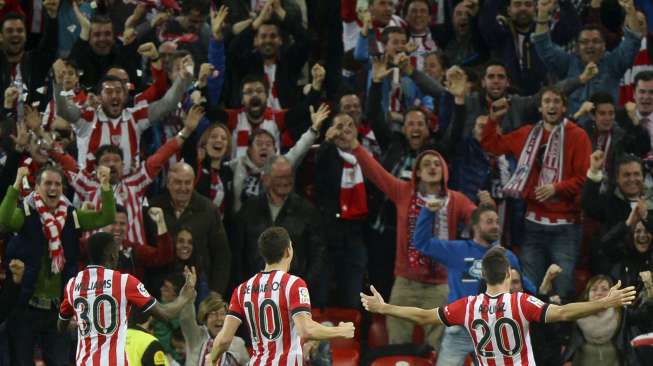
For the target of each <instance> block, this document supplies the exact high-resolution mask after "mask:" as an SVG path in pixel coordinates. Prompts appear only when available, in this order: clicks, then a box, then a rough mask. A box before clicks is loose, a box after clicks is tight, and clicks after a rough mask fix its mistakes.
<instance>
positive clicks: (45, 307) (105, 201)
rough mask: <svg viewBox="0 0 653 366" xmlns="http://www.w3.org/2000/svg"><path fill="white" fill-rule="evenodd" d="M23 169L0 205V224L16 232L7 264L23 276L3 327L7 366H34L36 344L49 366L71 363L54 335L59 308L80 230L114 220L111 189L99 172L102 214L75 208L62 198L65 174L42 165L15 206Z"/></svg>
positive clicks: (105, 173) (65, 342) (66, 347)
mask: <svg viewBox="0 0 653 366" xmlns="http://www.w3.org/2000/svg"><path fill="white" fill-rule="evenodd" d="M27 174H28V170H27V168H25V167H22V168H19V169H18V172H17V174H16V182H15V183H14V185H13V186H10V187H9V189H8V190H7V194H6V195H5V197H4V199H3V201H2V204H0V225H1V226H2V227H3V228H4V230H5V231H6V232H15V233H17V235H15V236H14V237H13V238H12V239H11V240H10V242H9V245H8V246H7V258H6V259H7V261H8V262H10V261H11V260H12V259H20V260H22V261H23V262H24V263H25V274H24V275H23V282H22V286H21V290H20V295H19V298H18V300H17V301H18V308H17V309H16V313H15V314H14V316H12V317H11V319H10V320H9V322H8V323H7V329H8V330H9V335H10V337H9V339H10V347H11V352H10V355H11V358H12V360H11V364H12V365H18V366H27V365H33V364H34V348H35V346H36V344H39V346H40V349H41V351H42V352H43V353H42V355H43V360H44V361H45V363H46V364H47V365H54V366H65V365H69V362H68V357H69V355H70V353H69V351H70V343H69V338H68V337H66V336H62V335H60V334H58V333H57V330H56V323H57V315H58V304H59V301H60V300H61V298H62V295H63V289H64V286H65V285H66V283H67V282H68V280H69V279H70V278H72V277H73V276H74V275H75V274H76V273H77V265H78V255H79V239H80V237H81V235H82V231H84V230H93V229H99V228H100V227H103V226H106V225H108V224H110V223H111V222H113V220H114V216H115V212H116V203H115V200H114V198H113V193H112V192H111V186H110V185H109V175H110V173H109V169H108V168H106V167H103V168H100V169H98V172H97V179H98V181H99V182H100V183H99V185H100V186H101V196H102V210H101V211H96V210H76V209H75V208H74V207H73V206H72V204H71V203H70V202H69V201H68V199H67V198H66V197H65V196H64V195H63V186H64V180H65V176H64V173H63V172H62V171H61V170H59V169H58V168H56V167H53V166H45V167H44V168H42V169H41V170H40V171H39V173H38V174H37V175H36V186H35V189H34V192H32V193H31V194H30V195H29V196H28V197H26V198H25V199H24V202H23V204H22V205H19V206H16V202H17V199H18V190H19V189H20V187H21V186H22V184H23V177H25V176H26V175H27Z"/></svg>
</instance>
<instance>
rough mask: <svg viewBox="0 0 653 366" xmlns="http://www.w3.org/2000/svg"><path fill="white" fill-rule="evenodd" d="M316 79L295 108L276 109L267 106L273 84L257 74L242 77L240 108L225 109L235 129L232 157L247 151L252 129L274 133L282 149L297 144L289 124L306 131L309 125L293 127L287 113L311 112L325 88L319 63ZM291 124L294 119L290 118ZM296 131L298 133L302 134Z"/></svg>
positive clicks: (279, 148)
mask: <svg viewBox="0 0 653 366" xmlns="http://www.w3.org/2000/svg"><path fill="white" fill-rule="evenodd" d="M311 75H312V76H313V81H312V82H311V91H310V92H309V94H308V96H307V97H306V98H305V101H304V102H303V103H299V104H297V105H296V106H295V107H294V108H292V109H290V110H288V109H273V108H270V107H268V106H267V105H268V102H267V101H268V99H267V98H268V90H269V88H270V85H269V84H268V83H267V81H266V79H265V78H261V77H258V76H254V75H249V76H246V77H245V78H244V79H243V80H242V88H241V93H242V94H241V104H242V106H243V107H242V108H240V109H226V110H225V111H226V112H227V115H228V121H227V126H228V127H229V130H231V132H232V136H231V146H232V149H231V158H232V159H236V158H239V157H242V156H245V155H246V154H247V147H248V141H249V136H250V134H251V133H252V132H253V131H256V130H257V129H259V128H262V129H264V130H266V131H268V132H270V134H272V136H274V140H275V141H274V143H275V146H276V147H277V152H279V150H282V149H283V150H287V149H289V148H290V147H292V146H293V145H294V143H295V141H294V138H293V136H292V135H291V132H290V129H289V127H293V128H291V129H292V130H293V131H296V132H299V131H301V132H303V131H305V130H306V128H308V127H309V125H308V123H306V122H308V121H309V120H310V119H309V118H306V121H303V120H302V121H297V124H296V125H294V126H288V125H287V124H286V116H287V115H288V114H290V113H289V112H291V111H292V114H295V115H296V114H297V112H299V111H300V110H304V109H305V110H306V113H308V105H311V104H316V103H317V102H318V99H319V96H320V94H321V90H322V83H323V82H324V77H325V75H326V72H325V71H324V68H323V67H322V66H320V65H319V64H315V65H314V66H313V68H312V69H311ZM288 122H289V123H292V121H288ZM301 132H299V133H295V135H299V134H300V133H301Z"/></svg>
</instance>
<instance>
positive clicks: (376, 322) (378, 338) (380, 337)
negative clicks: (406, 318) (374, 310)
mask: <svg viewBox="0 0 653 366" xmlns="http://www.w3.org/2000/svg"><path fill="white" fill-rule="evenodd" d="M413 343H414V344H423V343H424V328H422V327H420V326H415V328H413ZM387 344H388V330H387V329H386V327H385V316H383V315H378V314H374V315H373V316H372V322H371V324H370V329H369V331H368V334H367V346H368V347H369V348H377V347H383V346H385V345H387Z"/></svg>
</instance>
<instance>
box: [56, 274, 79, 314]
mask: <svg viewBox="0 0 653 366" xmlns="http://www.w3.org/2000/svg"><path fill="white" fill-rule="evenodd" d="M73 282H75V277H73V278H71V279H70V280H69V281H68V284H67V285H66V288H65V289H64V292H63V300H61V304H60V305H59V319H61V320H69V319H70V318H72V317H73V315H74V314H75V308H74V307H73V302H72V299H71V298H70V288H71V286H72V283H73Z"/></svg>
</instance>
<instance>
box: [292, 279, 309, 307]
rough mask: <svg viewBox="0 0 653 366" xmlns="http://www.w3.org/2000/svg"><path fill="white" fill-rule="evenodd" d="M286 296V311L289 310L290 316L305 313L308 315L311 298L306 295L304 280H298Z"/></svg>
mask: <svg viewBox="0 0 653 366" xmlns="http://www.w3.org/2000/svg"><path fill="white" fill-rule="evenodd" d="M288 296H289V299H288V305H289V309H288V310H290V314H291V315H292V316H294V315H295V314H298V313H301V312H307V313H309V314H310V312H311V296H310V295H309V293H308V286H306V282H304V280H302V279H301V278H298V279H297V280H296V281H295V282H294V283H293V284H292V286H291V287H290V292H289V294H288Z"/></svg>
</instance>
